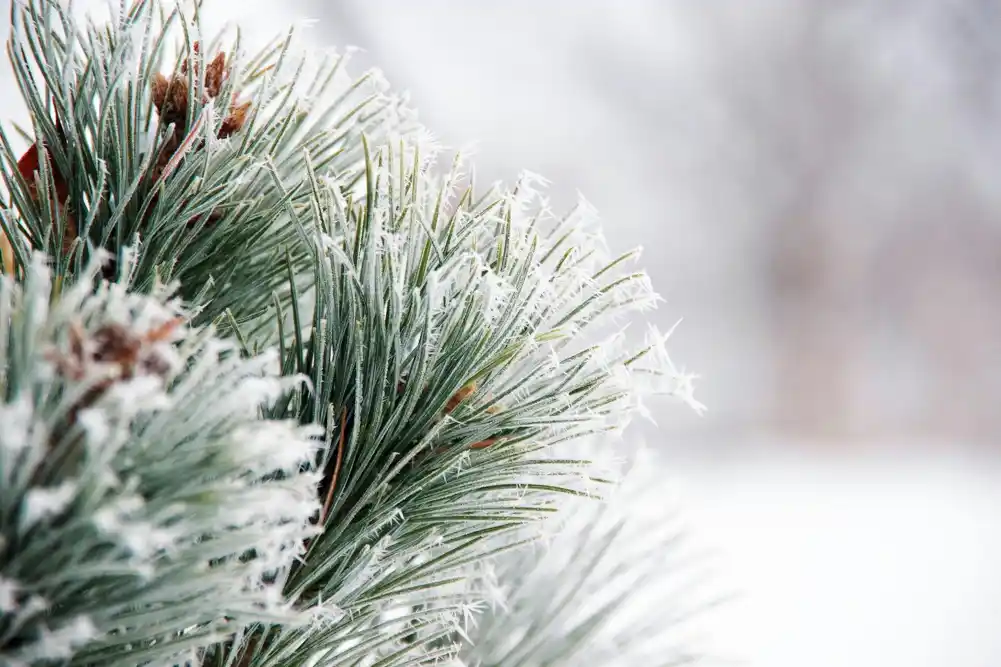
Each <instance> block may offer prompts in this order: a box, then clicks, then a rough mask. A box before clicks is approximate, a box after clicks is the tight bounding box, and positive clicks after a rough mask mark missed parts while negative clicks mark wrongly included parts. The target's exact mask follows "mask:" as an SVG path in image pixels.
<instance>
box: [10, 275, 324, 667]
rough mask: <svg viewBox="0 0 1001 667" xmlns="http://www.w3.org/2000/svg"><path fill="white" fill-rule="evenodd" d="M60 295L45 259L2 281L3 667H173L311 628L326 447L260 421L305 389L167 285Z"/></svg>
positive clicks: (83, 286)
mask: <svg viewBox="0 0 1001 667" xmlns="http://www.w3.org/2000/svg"><path fill="white" fill-rule="evenodd" d="M97 270H98V265H96V264H94V265H92V266H91V267H89V269H88V270H87V271H86V272H85V274H84V275H85V276H93V274H95V273H96V272H97ZM52 287H53V283H52V281H51V280H50V278H49V272H48V270H47V269H45V268H44V258H42V257H36V258H35V259H34V260H32V262H31V263H30V264H29V265H28V267H27V274H26V276H25V280H24V283H23V285H18V284H15V283H13V282H12V281H11V280H10V279H8V278H5V279H4V280H3V283H2V284H0V341H3V345H2V346H0V370H2V373H3V374H2V376H0V421H2V423H3V425H4V426H3V428H2V429H0V662H2V663H3V664H11V665H34V664H50V662H49V661H53V660H56V661H58V660H63V659H70V658H71V659H72V664H74V665H77V664H79V665H117V664H122V665H126V664H128V665H135V664H140V663H142V662H145V661H147V660H152V661H158V662H160V661H164V660H167V659H168V658H171V657H176V656H179V655H184V654H188V655H190V654H191V649H193V648H197V647H199V646H203V645H205V644H208V643H211V642H212V641H215V640H217V639H218V638H219V637H221V636H224V635H225V634H228V633H230V632H232V628H233V627H240V626H241V625H243V624H246V623H251V622H260V621H268V622H278V621H281V622H287V623H292V624H294V623H295V622H296V620H297V614H296V613H295V612H294V611H293V610H291V609H289V607H288V606H287V604H285V602H284V601H283V600H282V598H281V596H280V594H279V591H280V588H281V584H282V581H283V580H284V577H285V575H286V573H287V572H288V569H289V567H290V565H291V563H292V560H293V559H294V557H295V556H296V554H297V553H298V552H299V550H300V548H301V547H300V545H301V544H302V541H303V539H304V538H306V537H307V536H309V535H310V534H311V533H312V532H313V531H312V530H311V529H310V528H309V526H308V523H307V520H308V518H309V517H310V516H311V515H312V514H313V513H314V512H315V511H316V508H317V503H316V502H315V497H314V493H315V491H314V489H315V483H316V478H315V475H314V474H313V473H310V472H300V467H301V465H302V464H303V463H304V462H306V461H308V460H309V458H310V457H311V456H312V454H313V452H314V451H315V446H316V443H315V441H314V440H312V439H311V438H310V437H309V435H310V431H309V430H308V429H306V430H303V429H300V428H298V427H295V426H293V425H290V424H289V423H287V422H277V421H269V422H262V421H261V420H260V411H259V407H260V405H261V404H262V402H266V401H267V400H269V397H270V398H274V397H275V396H277V394H279V393H281V391H283V390H284V388H286V387H287V386H288V384H289V383H288V381H286V380H281V379H279V378H278V377H277V376H275V375H274V374H273V372H274V370H277V369H276V367H275V364H274V358H273V357H271V358H268V357H267V356H265V357H260V358H256V359H247V360H244V359H241V358H240V357H239V356H237V355H235V354H234V351H233V349H232V347H231V346H230V345H228V344H225V343H223V342H222V341H220V340H218V339H216V338H214V337H212V336H211V332H209V331H200V330H197V329H190V328H187V327H185V326H184V325H182V324H179V322H180V321H183V320H184V319H186V314H185V312H184V311H183V310H181V309H179V305H178V303H177V302H176V301H173V300H168V297H169V293H168V292H167V291H165V290H164V289H163V288H162V287H161V288H157V289H156V290H154V293H153V294H152V295H151V296H141V295H137V294H130V293H128V292H126V290H125V286H124V285H109V284H102V285H100V286H99V287H98V289H97V292H96V293H91V289H90V287H89V284H88V283H87V282H86V281H85V282H82V283H79V284H78V285H77V286H75V287H72V288H70V289H69V290H67V291H64V292H63V293H62V295H61V296H59V297H57V298H55V299H54V300H53V302H52V305H51V306H50V305H49V298H50V293H51V291H52ZM178 318H181V319H180V320H179V319H178ZM269 367H271V368H272V371H270V372H269V371H268V368H269ZM304 470H308V469H304Z"/></svg>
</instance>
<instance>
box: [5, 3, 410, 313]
mask: <svg viewBox="0 0 1001 667" xmlns="http://www.w3.org/2000/svg"><path fill="white" fill-rule="evenodd" d="M156 9H157V3H155V2H151V1H145V0H140V1H138V2H135V3H133V5H132V6H131V7H130V9H129V11H128V12H127V13H126V14H125V15H123V16H120V17H118V22H119V23H118V25H117V26H116V29H114V30H105V29H103V28H98V27H95V26H90V27H86V28H85V27H82V26H80V25H78V24H77V23H76V21H75V19H74V18H73V17H72V16H71V15H70V14H69V12H68V10H66V9H64V8H62V6H61V5H60V3H58V2H55V1H53V0H28V1H26V2H23V3H22V2H17V3H13V5H12V9H11V22H12V32H13V38H12V41H11V43H10V45H9V49H8V50H9V53H10V57H11V60H12V62H13V64H14V70H15V80H16V81H17V84H18V86H19V88H20V90H21V93H22V95H23V97H24V99H25V101H26V103H27V105H28V109H29V111H30V112H31V115H32V119H33V122H34V124H35V135H36V142H37V143H36V146H43V147H44V150H41V151H37V149H35V148H29V152H31V151H32V150H36V152H38V153H39V157H38V158H37V160H36V161H37V162H38V165H37V166H33V165H29V166H25V165H24V163H22V164H21V165H20V167H21V168H20V169H16V168H15V167H17V166H18V163H19V161H20V160H21V158H20V157H19V153H18V152H17V151H15V150H14V147H13V144H12V142H11V141H10V140H8V139H7V137H6V136H2V137H0V138H2V140H3V141H2V144H3V145H2V157H3V161H4V162H5V163H6V165H7V168H5V169H4V176H5V185H6V187H7V189H8V190H9V191H10V193H11V204H12V208H13V211H11V212H8V213H6V214H5V215H4V217H3V230H4V232H5V234H6V235H7V236H8V237H9V238H10V239H11V241H12V243H13V245H14V254H15V255H16V257H17V262H16V264H17V265H18V266H22V265H23V263H24V262H25V261H26V258H27V255H28V253H29V249H31V248H34V249H40V250H44V251H46V252H48V253H49V254H50V255H51V256H52V257H53V258H54V260H55V267H54V270H55V272H56V276H57V279H58V278H62V277H63V276H71V275H75V274H79V272H80V271H81V269H82V267H83V266H84V265H85V263H86V262H87V261H88V257H90V255H91V253H92V252H93V250H94V249H96V248H104V249H106V250H107V251H108V252H110V253H111V254H112V255H113V256H115V257H116V258H118V259H120V255H121V252H122V249H123V248H124V247H129V246H130V247H137V248H138V250H139V252H138V260H137V266H136V267H135V275H134V277H133V285H134V286H135V287H136V288H138V289H149V288H150V287H151V286H152V285H153V284H154V283H155V281H156V280H157V279H163V280H178V281H180V284H181V291H182V292H181V293H182V295H183V296H184V297H185V299H187V300H193V299H194V298H196V297H197V298H198V299H199V303H200V304H201V305H204V309H203V310H202V311H201V312H200V313H199V317H198V322H208V321H215V320H216V319H217V318H218V317H219V316H220V314H222V313H224V312H226V310H227V309H228V310H230V311H231V312H233V313H234V314H235V316H236V318H237V319H238V320H239V321H241V322H245V321H255V320H256V319H257V318H258V317H259V315H260V314H261V312H262V311H263V310H265V309H266V308H267V307H268V306H269V305H270V299H271V296H272V293H273V292H274V291H276V290H278V291H283V290H285V289H286V288H287V286H286V282H285V272H284V269H283V266H282V262H281V258H283V257H284V256H285V254H286V252H287V253H290V254H291V256H292V257H293V258H294V259H295V260H296V261H297V262H298V264H299V265H302V263H303V262H308V254H305V249H304V248H303V247H302V246H301V244H300V243H299V237H298V236H297V235H296V233H295V231H294V230H293V229H291V228H289V227H288V226H287V225H283V224H281V221H279V220H277V218H278V217H279V214H280V212H281V211H282V210H283V209H284V208H285V207H286V206H292V207H293V208H297V207H300V206H301V205H302V204H303V203H304V201H305V198H306V197H307V196H308V193H305V192H303V191H302V190H301V189H299V190H295V189H291V190H289V189H285V188H283V187H281V182H282V181H283V180H284V179H288V178H294V179H298V178H300V177H301V173H302V171H303V170H304V168H305V166H304V165H305V163H304V160H305V158H304V152H303V151H304V150H307V149H308V150H309V153H310V155H311V158H312V160H313V163H314V165H316V167H317V168H321V169H324V170H330V171H333V172H335V173H338V174H339V175H341V176H342V179H341V182H342V183H343V186H344V187H345V189H346V190H348V191H350V189H351V188H352V184H353V183H356V182H357V180H358V178H359V177H360V168H361V165H362V154H361V149H360V142H359V141H358V137H359V136H360V134H361V133H362V132H366V133H369V134H370V135H372V136H383V135H385V134H386V133H387V132H393V131H396V130H399V131H406V127H407V123H408V120H407V116H406V112H405V111H403V110H402V109H401V106H400V105H401V103H400V101H399V100H397V99H395V98H392V97H390V96H388V95H386V94H384V93H383V92H382V90H381V85H380V83H379V81H378V78H377V77H375V76H374V75H371V74H370V75H366V76H365V77H362V78H361V79H358V80H356V81H348V80H345V79H346V75H344V74H343V68H344V62H345V58H343V57H332V58H328V59H326V60H324V61H321V62H317V61H316V60H315V59H309V58H307V57H305V56H301V57H300V56H296V55H294V54H295V51H294V42H293V35H292V34H291V33H290V34H289V35H288V36H287V37H286V38H285V39H284V40H281V41H279V42H278V43H277V44H275V45H274V46H273V47H271V48H269V49H266V50H265V51H263V52H262V53H260V54H258V55H257V56H255V57H251V58H248V57H247V56H246V55H245V54H243V53H242V52H241V51H240V42H239V38H238V37H237V39H236V41H235V42H234V46H233V49H232V51H233V53H232V55H230V56H227V55H226V54H224V53H222V52H219V53H203V52H202V51H201V49H199V48H198V44H199V41H198V32H199V29H198V26H197V25H196V24H195V25H192V24H190V23H189V20H188V19H187V18H186V17H184V16H181V15H180V14H179V13H178V12H177V11H176V10H175V11H174V12H172V13H170V14H168V15H167V16H166V17H163V16H162V15H158V12H157V11H156ZM196 16H197V15H196ZM179 33H180V35H179V36H180V41H177V39H176V37H177V36H178V34H179ZM172 45H174V46H176V47H178V48H176V51H177V53H178V56H177V57H176V58H173V59H171V58H169V57H168V51H169V50H170V47H171V46H172ZM164 69H166V70H168V71H167V73H166V74H164V72H163V70H164ZM171 72H172V73H171ZM230 100H233V101H232V102H230ZM274 175H277V176H278V181H277V182H276V180H275V179H274V178H273V176H274ZM71 222H72V224H70V223H71ZM237 256H239V257H240V258H241V261H239V262H233V261H232V258H233V257H237ZM307 287H308V285H307Z"/></svg>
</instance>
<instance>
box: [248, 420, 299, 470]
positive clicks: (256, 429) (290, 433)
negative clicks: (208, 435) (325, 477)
mask: <svg viewBox="0 0 1001 667" xmlns="http://www.w3.org/2000/svg"><path fill="white" fill-rule="evenodd" d="M297 431H298V429H297V428H295V427H294V426H293V425H292V423H290V422H276V421H266V422H261V423H256V424H254V425H252V426H246V427H241V428H238V429H237V430H235V431H234V432H233V436H232V437H233V444H234V446H233V451H234V452H235V453H237V454H238V455H239V457H240V459H239V460H240V461H241V462H244V461H245V462H246V465H248V466H251V467H252V469H254V470H260V471H273V470H282V471H291V470H298V468H299V466H300V465H301V464H303V463H304V462H306V461H308V460H309V459H310V457H311V456H312V455H313V454H314V453H315V452H316V448H317V443H314V442H311V441H310V440H309V439H308V438H306V437H303V436H302V435H300V434H299V433H297Z"/></svg>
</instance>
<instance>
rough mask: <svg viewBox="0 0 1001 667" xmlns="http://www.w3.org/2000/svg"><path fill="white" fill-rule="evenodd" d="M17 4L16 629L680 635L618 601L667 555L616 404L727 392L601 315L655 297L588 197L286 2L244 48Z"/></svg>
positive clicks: (91, 633) (221, 652)
mask: <svg viewBox="0 0 1001 667" xmlns="http://www.w3.org/2000/svg"><path fill="white" fill-rule="evenodd" d="M10 20H11V26H12V37H11V41H10V44H9V46H8V53H9V55H10V60H11V62H12V65H13V67H14V72H15V78H16V81H17V84H18V87H19V89H20V92H21V95H22V97H23V98H24V101H25V103H26V105H27V108H28V111H29V113H30V117H31V119H32V127H31V128H30V129H29V130H28V131H27V132H26V134H27V138H28V140H29V141H28V142H27V143H28V144H29V145H28V147H27V149H26V150H25V149H18V148H16V146H17V145H18V144H19V143H25V142H18V141H17V140H16V139H15V137H14V136H12V134H11V132H10V128H9V127H7V128H4V129H3V131H2V133H0V140H2V141H0V143H2V147H0V148H2V151H0V153H2V157H0V159H2V166H3V168H2V174H3V179H4V185H5V188H4V192H3V201H2V206H0V222H2V227H3V232H4V238H5V241H6V245H5V247H4V268H5V273H6V274H7V275H6V276H5V277H4V279H3V280H4V281H3V284H2V289H0V362H2V365H0V399H2V403H0V423H2V428H0V483H2V487H0V664H10V665H17V666H21V665H25V666H27V665H50V664H70V665H112V664H113V665H140V664H157V665H159V664H167V665H172V664H193V665H196V664H206V665H219V666H222V665H229V666H233V667H236V666H244V667H249V666H254V667H272V666H273V667H279V666H285V667H298V666H299V665H322V666H331V667H339V666H343V667H348V666H354V665H371V666H375V665H378V666H380V667H395V666H412V665H430V664H454V665H459V664H467V665H483V666H484V667H486V666H488V665H495V666H496V667H512V666H516V665H524V666H525V667H528V666H530V665H556V664H566V665H570V664H581V662H580V660H581V659H583V658H581V657H580V656H582V655H583V654H582V653H581V652H582V651H586V652H588V654H589V655H591V656H592V657H594V656H598V655H601V656H605V657H602V658H601V660H602V662H601V663H600V664H603V665H604V664H607V665H619V664H621V665H625V664H633V663H627V662H623V660H626V659H631V658H629V656H644V657H643V660H644V662H643V663H642V664H664V665H669V664H676V662H677V661H676V660H675V659H676V658H677V657H678V656H679V655H681V656H684V655H686V654H684V653H678V652H677V651H675V652H671V653H664V652H662V651H661V647H660V645H657V644H656V642H653V643H651V642H638V641H637V637H638V636H640V635H639V634H637V633H640V634H642V635H643V636H646V637H647V638H649V636H650V633H653V632H655V630H656V628H655V627H653V626H650V625H643V624H639V625H637V624H633V625H631V626H629V627H626V628H621V629H618V630H609V629H608V628H614V627H615V624H614V623H613V622H612V619H613V617H614V616H616V615H621V614H620V612H621V609H622V607H623V606H624V605H625V599H626V596H627V594H628V593H630V591H631V590H632V589H633V588H634V587H635V585H636V583H637V582H638V581H639V580H640V579H641V578H643V577H646V576H651V577H653V576H655V575H656V574H657V572H658V570H657V569H656V568H654V567H652V565H653V564H654V563H655V562H658V561H654V560H651V559H650V558H649V557H648V556H647V557H644V556H642V554H637V553H635V552H634V551H633V550H631V549H626V548H624V547H625V545H626V544H627V542H626V541H624V540H623V538H622V537H621V535H620V530H622V528H621V527H620V525H619V523H620V522H625V523H623V525H626V524H628V521H629V519H628V516H627V514H628V512H625V511H623V510H622V509H621V507H620V506H619V505H616V507H617V508H619V509H618V510H616V511H619V512H620V514H619V515H617V516H618V517H619V518H617V519H614V520H613V521H612V527H611V528H609V527H608V525H609V524H608V522H607V521H606V519H607V516H606V514H604V513H605V512H606V511H610V510H608V509H607V508H603V505H602V504H601V501H600V500H598V499H597V498H596V496H600V495H603V494H604V493H605V489H606V488H608V486H609V484H608V482H609V480H608V479H605V478H603V477H602V476H601V471H602V470H604V469H605V466H604V462H605V461H606V460H607V459H608V458H609V451H608V447H609V446H610V445H607V446H606V444H605V443H606V441H605V440H603V439H602V438H603V437H604V435H603V434H607V433H610V432H621V431H622V429H623V428H624V427H625V426H626V424H627V423H628V422H629V420H630V418H631V417H632V416H633V415H634V414H636V413H637V411H640V410H641V409H642V405H643V404H642V400H643V398H644V397H645V396H648V395H650V394H669V395H673V396H675V397H678V398H680V399H682V400H683V401H684V402H687V403H688V404H689V405H690V406H692V407H693V408H695V409H697V410H701V409H702V406H701V405H699V404H698V403H697V402H696V401H695V399H694V398H693V397H692V389H691V379H692V377H691V376H689V375H686V374H685V373H683V372H679V371H678V370H677V369H676V368H675V367H674V365H673V364H672V363H671V361H670V358H669V357H668V356H667V353H666V350H665V343H666V339H667V336H665V335H661V334H658V333H657V332H656V331H653V330H651V334H650V336H649V337H648V340H647V343H646V344H645V345H642V346H638V347H637V346H634V345H633V344H632V343H631V342H629V340H628V339H627V338H626V337H625V336H624V335H623V334H622V333H616V334H613V335H611V336H610V337H608V336H606V334H607V331H608V329H609V325H610V324H615V323H620V322H624V321H626V319H627V318H636V317H642V313H643V312H645V311H647V310H649V309H650V308H652V307H654V306H655V305H656V302H657V297H656V295H655V294H654V292H653V291H652V289H651V286H650V284H649V281H648V279H647V277H646V274H645V273H643V272H642V271H640V270H636V269H635V268H633V266H632V265H633V264H634V263H635V260H636V259H637V257H638V253H636V252H630V253H625V254H623V255H620V256H613V255H609V254H608V252H607V249H606V247H605V242H604V239H603V236H602V234H601V230H600V227H599V226H598V224H597V220H596V216H595V214H594V211H593V210H592V209H591V207H590V206H589V205H587V203H586V202H584V201H581V202H580V203H579V205H578V206H577V207H576V208H574V209H573V210H571V211H570V212H568V213H566V214H564V215H557V214H555V213H554V212H553V211H552V210H551V209H550V207H549V205H548V203H547V202H546V200H545V197H544V189H543V186H544V182H543V181H542V180H541V179H539V178H538V177H535V176H533V175H531V174H525V175H524V176H523V177H522V178H521V179H519V180H518V182H517V183H515V184H514V186H513V187H510V188H508V187H504V186H502V185H495V186H491V187H486V188H483V187H480V186H479V184H477V183H476V182H475V179H474V178H472V176H471V175H470V170H469V168H468V167H467V166H466V165H465V163H464V162H463V161H462V159H461V158H458V157H456V158H455V159H454V160H453V161H452V163H451V167H448V168H444V165H443V157H444V152H443V151H442V150H441V149H440V148H439V147H437V146H436V145H435V144H434V142H432V141H431V140H430V139H429V135H428V133H427V132H426V131H425V130H424V129H423V128H422V127H421V126H420V125H419V124H418V123H417V122H416V115H415V114H414V113H413V111H412V110H410V109H409V108H408V107H407V105H406V101H405V100H403V99H401V98H399V97H396V96H393V95H391V94H390V93H389V92H387V89H386V87H385V85H384V84H383V83H382V81H381V77H380V76H379V75H378V74H377V73H374V72H373V73H369V74H366V75H365V76H363V77H361V78H359V79H355V80H352V79H350V78H349V77H348V76H347V75H346V73H345V71H344V70H345V68H344V64H345V59H344V57H338V56H331V57H328V58H326V59H319V60H318V59H317V58H318V57H317V56H315V55H313V54H310V53H308V52H306V53H303V54H299V52H298V48H297V47H296V46H295V41H294V39H293V34H292V33H290V34H289V35H287V36H286V37H285V38H282V39H279V40H277V41H276V42H275V43H274V44H272V45H270V46H269V47H267V48H266V49H264V50H263V51H261V52H260V53H257V54H249V55H248V54H247V53H245V52H244V51H243V48H242V46H241V43H240V40H239V36H238V35H237V36H236V37H235V38H233V39H226V36H225V35H224V36H220V37H217V38H215V39H211V40H206V39H205V38H204V36H203V35H202V31H201V27H200V25H199V17H198V7H197V6H196V7H195V8H194V10H193V11H191V12H187V13H185V12H183V11H181V10H180V9H169V10H168V8H165V6H163V5H161V4H160V3H159V2H157V1H156V0H134V1H133V2H131V3H129V4H126V3H124V2H123V3H122V5H121V6H120V7H118V8H117V10H116V11H113V19H112V22H111V23H109V24H102V25H98V24H92V23H82V22H80V21H79V20H78V19H77V18H76V17H75V15H74V14H72V13H71V11H70V10H69V9H66V8H65V7H64V6H62V5H61V4H60V3H59V2H56V1H55V0H18V1H15V2H14V3H13V4H12V10H11V19H10ZM586 442H590V443H591V444H589V445H587V446H585V444H584V443H586ZM596 442H597V443H603V444H601V445H597V446H596V445H595V444H594V443H596ZM570 510H573V511H575V512H583V513H585V514H583V515H587V516H590V517H591V519H588V520H587V521H585V522H584V523H582V524H577V527H576V528H573V529H572V530H571V529H567V530H566V531H564V532H561V533H560V534H559V535H558V536H557V537H555V538H551V537H549V533H550V532H551V530H552V527H553V526H554V525H559V526H563V527H565V524H564V521H563V519H562V518H561V517H563V516H565V512H567V511H570ZM589 512H593V514H587V513H589ZM583 515H582V516H583ZM672 530H673V529H672ZM654 532H655V531H654ZM632 534H633V535H634V539H632V540H630V541H629V542H628V543H629V544H634V545H635V543H636V541H637V540H640V542H641V543H642V540H643V539H649V542H648V543H647V544H646V546H648V547H649V548H651V549H658V548H663V549H668V548H670V544H672V543H673V541H672V540H673V538H672V537H671V535H673V532H672V533H670V535H667V536H659V537H658V536H657V535H654V534H653V533H652V532H649V531H647V530H646V529H639V530H634V532H633V533H632ZM540 540H542V541H543V542H544V543H546V544H549V545H550V547H549V548H550V551H549V552H548V553H549V555H548V556H546V557H541V558H540V553H539V551H538V549H537V545H538V544H539V543H540ZM561 544H562V545H564V546H563V547H560V546H559V545H561ZM561 549H562V550H561ZM557 553H561V554H563V556H557V555H553V554H557ZM560 558H570V560H569V561H566V562H564V561H561V560H559V559H560ZM535 567H538V569H537V570H535V573H534V574H529V572H531V570H532V568H535ZM554 568H555V569H554ZM554 573H555V574H554ZM596 573H604V574H602V575H601V577H602V578H601V579H596V578H595V577H596V576H597V575H596ZM557 575H558V576H557ZM497 576H499V577H500V580H495V579H496V577H497ZM606 576H607V582H608V586H605V585H604V584H603V583H602V582H603V581H606V579H605V577H606ZM521 577H524V578H523V579H521V580H520V581H519V578H521ZM538 581H545V582H546V585H547V586H551V589H545V590H551V592H552V595H551V596H546V599H544V600H543V599H541V598H540V597H539V596H538V595H537V593H539V592H540V591H541V590H543V589H539V588H538V587H537V586H536V584H535V583H533V582H538ZM494 584H496V585H494ZM502 591H506V592H502ZM529 593H531V594H529ZM585 595H586V596H588V597H589V599H591V600H592V601H593V606H592V607H589V608H588V609H589V611H586V612H585V613H584V615H583V616H581V615H580V614H568V611H569V610H570V607H571V606H572V605H573V606H575V607H576V606H577V605H581V604H585V603H584V602H583V601H581V596H585ZM585 606H586V604H585ZM489 609H492V610H493V611H488V610H489ZM499 610H507V611H499ZM575 611H579V609H575ZM648 620H649V619H648ZM602 633H604V634H602ZM515 636H518V637H522V638H523V640H521V641H520V644H519V645H518V646H517V647H514V648H513V647H511V645H510V638H511V637H515ZM602 642H603V643H602ZM625 643H628V644H629V645H630V646H632V647H633V649H632V652H629V651H625V650H624V649H623V648H622V647H623V646H624V645H625ZM599 645H600V646H603V647H604V648H603V649H602V650H603V651H605V653H601V651H598V649H596V648H595V647H597V646H599ZM655 645H656V649H655V652H657V655H658V656H659V657H658V660H659V661H657V660H654V661H647V660H648V659H651V658H649V656H650V655H653V653H643V652H642V651H644V650H647V649H648V648H650V647H653V646H655ZM616 647H618V648H616ZM652 650H653V649H652ZM613 656H617V657H618V661H614V660H613V659H612V658H613ZM672 661H674V662H672ZM595 664H597V663H595ZM636 664H639V663H636Z"/></svg>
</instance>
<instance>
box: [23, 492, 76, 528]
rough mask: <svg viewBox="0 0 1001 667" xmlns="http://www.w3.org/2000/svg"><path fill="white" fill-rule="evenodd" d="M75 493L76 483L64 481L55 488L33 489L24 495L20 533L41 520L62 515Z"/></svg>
mask: <svg viewBox="0 0 1001 667" xmlns="http://www.w3.org/2000/svg"><path fill="white" fill-rule="evenodd" d="M76 493H77V483H76V482H75V481H73V480H66V481H64V482H62V483H61V484H59V486H55V487H37V486H36V487H34V488H32V489H30V490H29V491H28V493H27V494H25V497H24V502H23V504H22V506H21V523H20V527H21V530H22V531H26V530H28V529H29V528H31V527H32V526H34V525H35V524H36V523H38V522H39V521H41V520H43V519H47V518H49V517H52V516H57V515H59V514H62V513H63V512H64V511H65V510H66V508H67V506H68V505H69V504H70V503H71V502H72V501H73V498H74V497H76Z"/></svg>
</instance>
